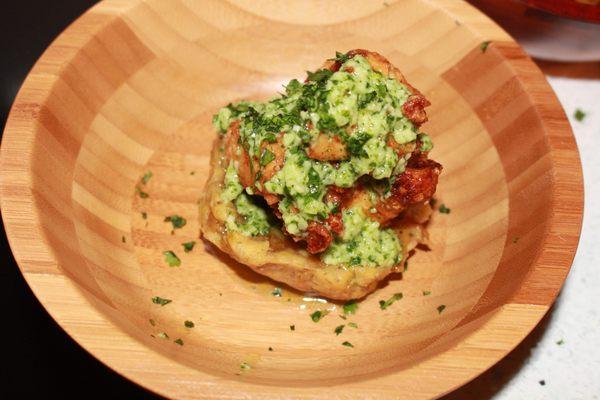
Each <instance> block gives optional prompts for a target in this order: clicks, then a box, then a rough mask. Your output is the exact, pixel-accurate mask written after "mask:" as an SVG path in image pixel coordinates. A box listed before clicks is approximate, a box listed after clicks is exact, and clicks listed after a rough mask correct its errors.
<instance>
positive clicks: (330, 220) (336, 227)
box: [325, 213, 344, 236]
mask: <svg viewBox="0 0 600 400" xmlns="http://www.w3.org/2000/svg"><path fill="white" fill-rule="evenodd" d="M325 223H326V224H327V226H328V227H329V229H330V230H331V232H333V233H335V234H336V235H338V236H341V235H342V234H343V233H344V221H343V220H342V214H341V213H337V214H329V217H327V219H326V220H325Z"/></svg>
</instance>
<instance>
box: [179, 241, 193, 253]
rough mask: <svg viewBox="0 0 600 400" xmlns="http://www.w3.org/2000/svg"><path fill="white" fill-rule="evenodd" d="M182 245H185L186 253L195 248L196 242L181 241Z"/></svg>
mask: <svg viewBox="0 0 600 400" xmlns="http://www.w3.org/2000/svg"><path fill="white" fill-rule="evenodd" d="M181 245H182V246H183V251H185V252H186V253H189V252H190V251H192V250H193V249H194V246H195V245H196V242H195V241H191V242H185V243H181Z"/></svg>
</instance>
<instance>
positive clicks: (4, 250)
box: [0, 0, 159, 399]
mask: <svg viewBox="0 0 600 400" xmlns="http://www.w3.org/2000/svg"><path fill="white" fill-rule="evenodd" d="M96 2H97V1H94V0H50V1H48V0H19V1H1V2H0V19H1V21H2V22H1V23H0V38H1V39H0V43H1V51H2V52H1V53H0V54H2V56H1V58H0V82H1V83H0V91H1V94H2V110H1V112H2V114H1V116H0V124H1V128H2V129H1V131H2V132H3V131H4V124H5V122H6V117H7V116H8V112H9V110H10V106H11V104H12V102H13V100H14V97H15V95H16V94H17V91H18V90H19V87H20V86H21V83H22V82H23V80H24V79H25V77H26V76H27V73H28V72H29V70H30V69H31V67H32V66H33V64H34V63H35V61H36V60H37V59H38V58H39V56H40V55H41V54H42V53H43V51H44V50H45V49H46V48H47V47H48V46H49V45H50V43H51V42H52V40H54V38H55V37H56V36H58V35H59V34H60V32H62V31H63V30H64V29H65V28H66V27H67V26H68V25H69V24H70V23H71V22H72V21H74V20H75V19H76V18H77V17H78V16H79V15H81V14H82V13H83V12H84V11H85V10H87V9H88V8H89V7H91V6H92V5H93V4H95V3H96ZM0 254H1V255H2V265H1V266H0V299H2V300H1V304H2V305H1V307H2V309H1V310H2V311H1V314H0V315H1V319H0V321H1V322H0V327H2V329H1V332H2V339H1V344H0V399H24V398H33V396H36V397H38V396H39V397H40V398H50V399H54V398H57V399H60V398H63V399H65V398H67V399H68V398H75V397H78V398H82V397H83V398H96V397H97V398H100V397H102V398H107V399H109V398H115V397H116V398H130V399H158V398H159V397H157V396H154V395H152V394H150V393H149V392H147V391H146V390H144V389H142V388H141V387H139V386H137V385H135V384H134V383H131V382H129V381H127V380H126V379H124V378H122V377H121V376H119V375H118V374H117V373H115V372H113V371H112V370H110V369H109V368H107V367H105V366H104V365H103V364H102V363H100V362H99V361H97V360H96V359H95V358H93V357H92V356H91V355H90V354H89V353H87V352H86V351H85V350H83V349H82V348H81V347H80V346H79V345H78V344H76V343H75V342H74V341H73V340H72V339H71V338H70V337H69V336H68V335H67V334H66V333H65V332H64V331H63V330H62V328H60V327H59V326H58V325H57V324H56V322H54V320H53V319H52V318H51V317H50V316H49V315H48V313H47V312H46V311H45V310H44V308H43V307H42V306H41V305H40V303H39V302H38V301H37V299H36V298H35V296H34V295H33V293H32V292H31V290H30V289H29V286H27V284H26V283H25V280H24V279H23V276H22V275H21V273H20V272H19V269H18V268H17V264H16V263H15V260H14V258H13V256H12V253H11V252H10V249H9V247H8V243H7V241H6V233H5V232H4V228H3V229H2V232H1V237H0Z"/></svg>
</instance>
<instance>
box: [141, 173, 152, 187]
mask: <svg viewBox="0 0 600 400" xmlns="http://www.w3.org/2000/svg"><path fill="white" fill-rule="evenodd" d="M152 175H153V174H152V171H148V172H146V173H145V174H144V176H142V184H143V185H145V184H146V183H148V181H149V180H150V178H152Z"/></svg>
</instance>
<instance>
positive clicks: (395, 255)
mask: <svg viewBox="0 0 600 400" xmlns="http://www.w3.org/2000/svg"><path fill="white" fill-rule="evenodd" d="M342 216H343V220H344V233H343V235H342V237H340V238H337V239H336V240H335V241H334V242H333V243H332V244H331V245H330V246H329V247H328V248H327V250H326V251H325V252H324V253H323V256H322V257H323V258H322V260H323V261H324V262H325V263H326V264H338V265H364V266H380V267H391V266H394V265H396V264H398V262H399V261H400V259H401V258H402V250H401V245H400V241H399V240H398V236H397V235H396V234H395V233H394V231H393V230H391V229H381V228H380V226H379V223H378V222H375V221H373V220H372V219H370V218H368V217H367V216H365V214H364V213H363V211H362V210H360V209H356V208H352V209H349V210H344V211H343V213H342Z"/></svg>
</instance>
